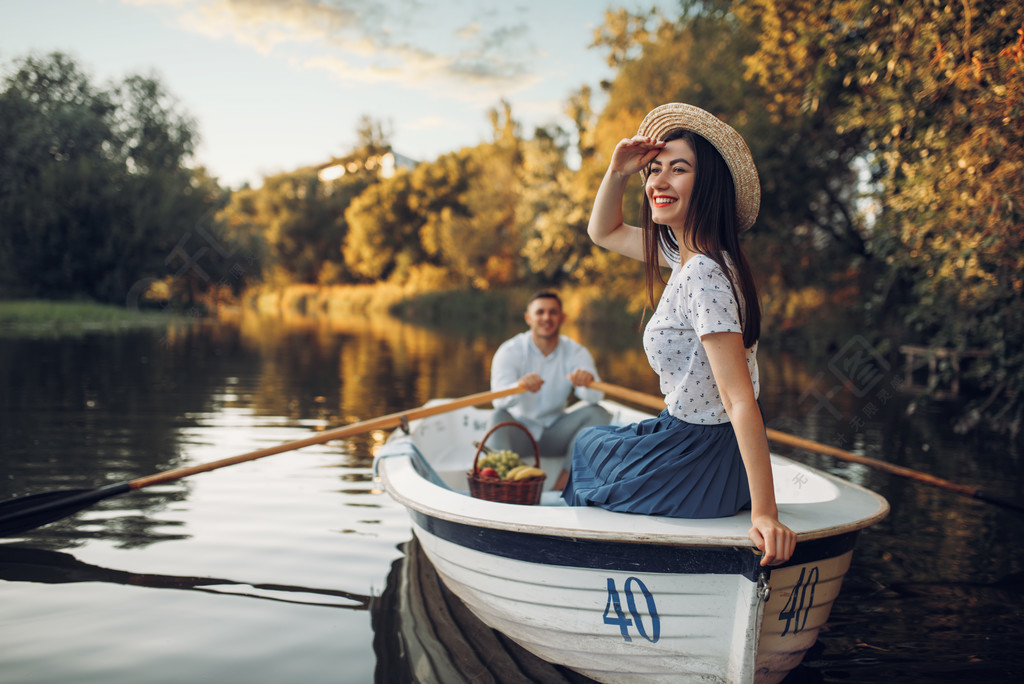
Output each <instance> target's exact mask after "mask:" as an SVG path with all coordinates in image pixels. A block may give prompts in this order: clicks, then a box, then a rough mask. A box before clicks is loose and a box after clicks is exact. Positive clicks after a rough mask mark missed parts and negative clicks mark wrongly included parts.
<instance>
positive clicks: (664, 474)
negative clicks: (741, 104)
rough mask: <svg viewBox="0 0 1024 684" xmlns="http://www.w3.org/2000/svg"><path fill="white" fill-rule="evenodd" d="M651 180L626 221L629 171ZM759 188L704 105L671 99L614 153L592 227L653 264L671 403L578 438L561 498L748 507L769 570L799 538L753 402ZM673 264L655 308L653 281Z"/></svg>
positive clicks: (653, 325) (702, 511)
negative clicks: (779, 502)
mask: <svg viewBox="0 0 1024 684" xmlns="http://www.w3.org/2000/svg"><path fill="white" fill-rule="evenodd" d="M638 171H639V172H641V174H643V176H644V178H645V185H644V198H643V211H642V216H641V226H640V227H637V226H631V225H627V224H625V223H624V222H623V218H622V198H623V194H624V191H625V188H626V183H627V182H628V180H629V177H630V176H632V175H633V174H634V173H636V172H638ZM760 197H761V190H760V183H759V181H758V177H757V169H756V168H755V167H754V162H753V159H752V158H751V156H750V151H749V150H748V149H747V146H746V144H745V143H744V142H743V139H742V138H741V137H740V136H739V134H738V133H736V131H734V130H733V129H732V128H731V127H729V126H728V125H726V124H725V123H723V122H722V121H720V120H718V119H717V118H715V117H714V116H712V115H711V114H709V113H707V112H705V111H704V110H702V109H699V108H697V107H693V106H691V105H686V104H679V103H673V104H666V105H662V106H661V107H658V108H657V109H655V110H653V111H652V112H650V113H649V114H648V115H647V116H646V117H645V118H644V120H643V122H642V123H641V124H640V128H639V130H638V131H637V135H636V136H634V137H632V138H627V139H623V140H622V141H620V142H619V144H618V145H617V146H616V147H615V151H614V152H613V154H612V159H611V163H610V164H609V166H608V171H607V173H606V174H605V176H604V179H603V181H602V182H601V187H600V189H599V190H598V192H597V197H596V198H595V200H594V209H593V212H592V214H591V216H590V224H589V226H588V229H587V232H588V233H589V235H590V237H591V239H592V240H593V241H594V242H595V243H596V244H598V245H600V246H601V247H604V248H606V249H610V250H612V251H614V252H618V253H619V254H622V255H625V256H627V257H631V258H634V259H638V260H641V261H643V262H644V264H645V268H646V274H647V295H648V299H649V300H650V303H651V306H652V307H655V313H654V316H653V317H652V318H651V320H650V322H649V323H648V325H647V328H646V330H645V332H644V350H645V351H646V352H647V355H648V359H649V360H650V362H651V366H652V367H653V368H654V370H655V372H657V374H658V376H659V379H660V381H661V389H662V392H664V394H665V403H666V405H667V407H668V408H666V410H665V411H663V412H662V414H661V415H660V416H658V417H657V418H652V419H649V420H645V421H643V422H641V423H638V424H635V425H630V426H626V427H620V428H615V427H611V426H601V427H596V428H590V429H588V430H586V431H584V432H582V433H581V434H580V436H579V438H578V439H577V441H576V445H575V450H574V457H573V468H572V473H571V476H570V480H569V483H568V484H567V485H566V488H565V490H564V492H563V496H564V497H565V499H566V501H567V502H568V503H569V504H570V505H575V506H582V505H596V506H602V507H604V508H608V509H611V510H617V511H624V512H630V513H645V514H652V515H668V516H672V517H681V518H712V517H723V516H730V515H734V514H736V513H737V512H739V511H740V510H742V509H744V508H746V507H748V506H749V507H750V518H751V523H752V527H751V529H750V532H749V534H750V538H751V539H752V540H753V541H754V543H755V544H756V545H757V547H758V549H760V550H761V551H762V552H763V554H764V555H763V557H762V559H761V564H762V565H774V564H778V563H784V562H785V561H787V560H789V558H790V556H792V554H793V549H794V547H795V546H796V535H795V534H794V533H793V531H792V530H790V529H789V528H788V527H786V526H785V525H783V524H782V523H780V522H779V514H778V508H777V506H776V503H775V491H774V485H773V482H772V471H771V463H770V460H769V456H768V441H767V438H766V436H765V429H764V423H763V420H762V417H761V412H760V409H759V407H758V405H757V394H758V375H757V339H758V337H759V335H760V319H761V314H760V307H759V304H758V301H757V290H756V287H755V284H754V280H753V275H752V273H751V271H750V266H749V264H748V263H747V259H746V257H745V256H744V254H743V251H742V250H741V249H740V245H739V233H740V232H742V231H744V230H746V229H748V228H750V226H751V225H753V223H754V219H755V218H756V216H757V211H758V207H759V204H760ZM661 267H668V268H671V269H672V273H671V276H670V278H669V280H668V282H667V284H666V286H665V290H664V293H663V295H662V297H661V299H660V301H659V302H657V304H656V305H655V302H654V279H655V278H656V277H657V278H659V279H661V278H662V276H661V271H660V268H661Z"/></svg>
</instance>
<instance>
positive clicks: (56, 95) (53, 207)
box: [0, 53, 222, 303]
mask: <svg viewBox="0 0 1024 684" xmlns="http://www.w3.org/2000/svg"><path fill="white" fill-rule="evenodd" d="M194 129H195V124H194V122H193V121H192V120H191V119H190V118H188V117H187V116H186V115H184V114H182V113H181V112H179V111H178V110H177V107H176V104H175V102H174V100H173V98H172V97H171V96H170V95H168V94H167V93H166V92H165V91H164V90H163V88H162V86H161V85H160V84H159V83H158V82H157V81H156V80H155V79H152V78H144V77H141V76H129V77H128V78H126V79H125V80H124V81H123V82H121V83H117V84H113V85H111V86H108V87H105V88H101V87H98V86H96V85H94V84H92V83H91V82H90V79H89V78H88V76H87V75H86V74H85V73H84V72H83V71H82V70H81V69H80V68H79V67H78V66H77V65H76V64H75V63H74V62H73V61H72V60H71V59H70V58H69V57H67V56H66V55H63V54H60V53H55V54H52V55H49V56H47V57H45V58H37V57H29V58H26V59H23V60H20V61H18V62H16V63H15V65H14V68H13V70H11V71H10V72H9V73H7V74H6V76H5V78H4V80H3V90H2V92H0V150H2V155H3V156H2V160H3V161H2V164H0V294H4V293H6V294H7V295H8V296H10V295H23V296H44V297H68V296H71V295H86V296H89V297H93V298H95V299H97V300H100V301H106V302H117V303H125V302H126V299H128V298H130V297H131V295H132V292H133V288H136V287H137V286H138V284H140V283H147V282H150V281H152V280H154V279H156V278H157V277H159V276H162V275H163V274H165V273H166V272H167V268H168V264H167V261H168V259H170V258H171V257H172V256H173V254H174V251H175V248H176V246H180V244H181V242H180V241H182V240H183V239H185V238H186V237H187V236H188V235H190V234H191V233H192V232H193V231H196V230H197V229H198V228H200V227H203V226H205V227H206V229H207V232H209V230H210V226H209V225H208V222H207V221H206V218H208V217H209V216H210V214H211V213H212V211H213V210H214V209H215V208H216V206H217V205H218V203H220V202H221V201H222V193H221V192H220V189H219V188H218V187H217V186H216V184H215V183H213V182H212V180H211V179H209V178H207V177H205V176H203V175H202V174H201V173H196V172H194V171H193V170H191V169H189V168H187V167H186V163H187V162H188V161H189V160H190V158H191V156H192V153H193V149H194V146H195V132H194ZM212 271H213V269H212V268H209V265H208V267H207V270H206V271H202V273H203V277H204V278H205V281H204V283H201V285H204V284H205V282H207V281H212V279H213V277H214V275H216V274H213V273H212ZM193 289H194V288H193Z"/></svg>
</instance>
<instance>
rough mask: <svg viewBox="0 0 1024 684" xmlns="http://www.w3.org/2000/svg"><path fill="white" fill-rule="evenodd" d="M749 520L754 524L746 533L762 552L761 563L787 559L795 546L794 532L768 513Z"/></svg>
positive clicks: (772, 562)
mask: <svg viewBox="0 0 1024 684" xmlns="http://www.w3.org/2000/svg"><path fill="white" fill-rule="evenodd" d="M751 522H753V524H754V525H753V527H751V528H750V532H749V533H748V535H749V536H750V539H751V540H752V541H753V542H754V545H755V546H757V548H758V550H760V551H761V553H762V554H764V555H763V556H762V557H761V565H779V564H780V563H785V562H786V561H788V560H789V559H790V557H791V556H792V555H793V550H794V549H795V548H796V533H795V532H794V531H793V530H791V529H789V528H788V527H786V526H785V525H783V524H782V523H781V522H779V520H778V518H772V517H771V516H768V515H762V516H758V517H756V518H752V519H751Z"/></svg>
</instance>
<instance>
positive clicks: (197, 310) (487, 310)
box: [0, 282, 855, 353]
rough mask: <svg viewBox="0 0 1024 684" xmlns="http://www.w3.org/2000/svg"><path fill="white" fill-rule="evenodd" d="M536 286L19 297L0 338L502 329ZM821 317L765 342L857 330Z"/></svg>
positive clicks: (608, 326)
mask: <svg viewBox="0 0 1024 684" xmlns="http://www.w3.org/2000/svg"><path fill="white" fill-rule="evenodd" d="M540 289H547V290H553V291H555V292H558V294H559V296H560V297H561V299H562V304H563V308H564V310H565V312H566V314H567V317H568V325H569V327H570V329H579V328H586V329H601V330H606V331H608V332H609V333H611V332H613V331H624V330H629V331H631V332H639V331H640V330H642V329H643V326H644V325H645V323H646V321H647V319H648V318H649V317H650V315H651V311H650V309H649V308H647V307H645V306H644V305H643V302H642V301H641V300H640V299H639V298H634V299H629V298H626V297H623V296H620V295H616V294H613V293H609V292H607V291H606V290H604V289H602V288H600V287H598V286H593V285H590V286H580V285H564V286H561V287H543V288H540ZM537 291H538V288H537V287H528V286H517V287H506V288H496V289H488V290H476V289H468V288H462V289H460V288H450V289H437V290H420V289H416V288H410V287H403V286H400V285H396V284H394V283H390V282H380V283H374V284H362V285H312V284H291V285H285V286H278V287H273V286H268V285H262V286H258V287H255V288H250V289H249V290H247V291H245V292H243V293H241V295H240V296H239V297H238V298H232V299H229V300H219V301H209V300H207V301H203V302H201V303H197V304H196V305H194V306H192V307H191V308H188V309H185V308H182V307H179V306H176V305H174V304H170V305H169V304H168V303H167V302H165V301H160V300H143V302H142V306H141V308H130V307H127V306H121V305H115V304H101V303H97V302H94V301H92V300H87V299H72V300H47V299H12V300H0V335H4V334H14V335H18V334H31V335H45V336H51V335H75V334H84V333H88V332H117V331H126V330H133V329H145V328H148V329H152V328H159V327H168V326H181V325H189V324H191V323H194V322H196V321H200V320H207V321H231V320H237V318H238V315H239V314H240V313H246V314H256V315H257V316H260V317H265V318H269V319H282V320H295V319H306V320H316V319H321V320H355V319H369V318H393V319H396V320H398V321H401V322H402V323H407V324H410V325H416V326H420V327H424V328H433V327H444V328H446V329H448V330H463V331H473V332H485V333H490V332H493V333H496V334H497V333H504V332H506V331H507V330H508V329H509V326H513V327H514V326H515V325H516V323H517V322H518V321H519V320H520V319H521V317H522V312H523V311H524V310H525V308H526V303H527V302H528V301H529V298H530V297H531V296H532V295H533V294H534V293H535V292H537ZM766 306H768V307H770V306H771V304H770V303H766ZM818 314H819V315H817V316H815V317H813V318H811V319H809V320H805V321H804V322H803V324H802V325H796V326H772V325H771V324H770V322H767V325H766V326H765V328H764V329H763V330H762V340H771V341H772V343H773V344H775V345H778V346H785V347H786V348H789V349H790V350H792V349H793V348H794V347H799V348H802V349H804V350H805V351H807V352H809V353H825V352H826V351H827V350H828V349H829V348H830V347H832V346H834V345H835V344H836V343H837V340H839V339H844V338H845V337H849V336H850V334H852V332H851V331H852V330H854V329H855V323H853V321H852V317H851V315H850V314H851V312H850V311H849V310H845V309H840V308H829V307H819V308H818ZM830 314H831V315H830ZM769 320H770V319H769ZM851 326H854V327H851Z"/></svg>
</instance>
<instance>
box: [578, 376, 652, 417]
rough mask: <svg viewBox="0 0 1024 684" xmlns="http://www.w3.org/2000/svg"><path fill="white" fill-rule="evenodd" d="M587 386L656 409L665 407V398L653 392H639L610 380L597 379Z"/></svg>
mask: <svg viewBox="0 0 1024 684" xmlns="http://www.w3.org/2000/svg"><path fill="white" fill-rule="evenodd" d="M587 386H588V387H589V388H591V389H595V390H597V391H598V392H604V393H605V394H610V395H612V396H613V397H616V398H617V399H622V400H623V401H631V402H633V403H634V404H639V405H640V406H646V407H647V408H652V409H654V410H655V411H661V410H662V409H664V408H665V400H664V399H662V398H661V397H656V396H654V395H653V394H647V393H646V392H638V391H637V390H633V389H629V388H628V387H621V386H619V385H613V384H612V383H610V382H603V381H601V380H595V381H594V382H592V383H590V384H589V385H587Z"/></svg>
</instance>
